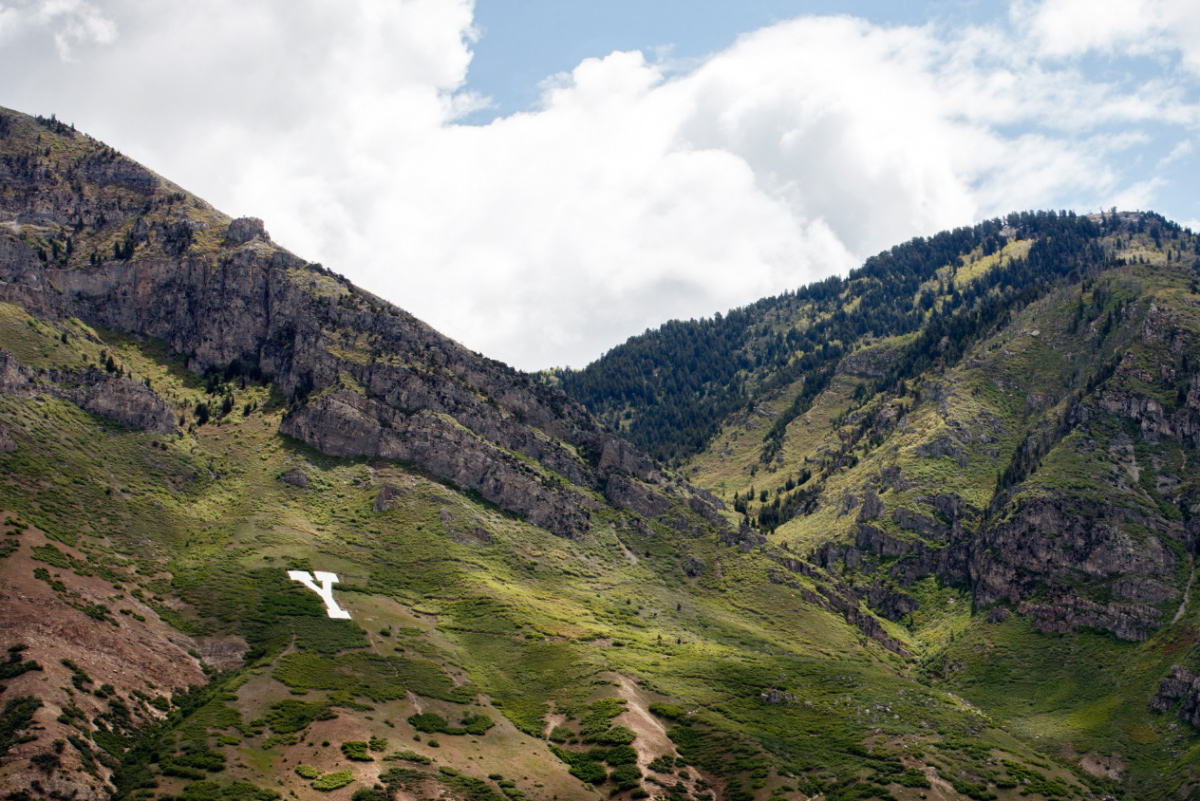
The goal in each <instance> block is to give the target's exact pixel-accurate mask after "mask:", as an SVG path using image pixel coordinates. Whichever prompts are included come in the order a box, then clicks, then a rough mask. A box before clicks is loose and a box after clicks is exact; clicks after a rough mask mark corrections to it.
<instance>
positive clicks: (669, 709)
mask: <svg viewBox="0 0 1200 801" xmlns="http://www.w3.org/2000/svg"><path fill="white" fill-rule="evenodd" d="M650 712H651V713H652V714H655V715H658V716H659V717H660V718H666V719H667V720H678V719H679V718H681V717H683V716H684V715H686V714H687V710H686V709H684V708H683V707H681V706H676V705H675V704H664V703H663V702H662V701H655V702H654V703H653V704H651V705H650Z"/></svg>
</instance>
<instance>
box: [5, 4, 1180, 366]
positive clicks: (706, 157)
mask: <svg viewBox="0 0 1200 801" xmlns="http://www.w3.org/2000/svg"><path fill="white" fill-rule="evenodd" d="M1142 4H1143V5H1155V6H1156V7H1157V6H1158V5H1162V6H1168V5H1171V4H1169V3H1166V2H1165V0H1164V2H1161V3H1158V4H1155V3H1153V2H1152V0H1142ZM1070 5H1071V0H1046V2H1044V3H1041V4H1037V5H1034V4H1030V3H1022V4H1020V5H1018V6H1014V10H1013V12H1012V18H1013V19H1014V20H1018V21H1021V22H1022V24H1021V25H1016V24H1014V25H1011V26H1008V25H993V26H987V27H976V28H970V29H965V30H953V31H948V30H942V29H940V28H938V27H937V26H934V25H929V26H925V27H898V26H893V27H886V26H879V25H873V24H870V23H868V22H866V21H863V20H858V19H852V18H849V17H806V18H801V19H796V20H791V21H787V22H782V23H779V24H777V25H774V26H771V27H769V28H765V29H762V30H759V31H755V32H752V33H749V34H747V35H744V36H742V37H741V38H739V39H738V40H737V41H736V42H734V43H733V44H732V45H731V46H730V47H728V48H727V49H726V50H724V51H722V52H720V53H717V54H715V55H713V56H711V57H709V58H706V59H702V60H699V61H697V62H694V63H690V64H687V65H686V66H683V67H681V66H680V65H679V64H671V65H667V64H664V63H662V62H651V61H647V59H646V58H645V56H644V55H643V54H641V53H637V52H617V53H611V54H607V55H601V57H597V58H590V59H587V60H585V61H583V62H581V63H580V64H578V65H577V66H576V67H575V68H574V69H573V70H571V71H570V72H567V73H564V74H562V75H557V76H550V77H549V78H548V79H547V80H546V81H545V83H544V84H543V94H542V97H541V102H540V104H539V105H538V107H537V108H534V109H531V110H529V111H524V112H521V113H516V114H512V115H510V116H507V117H502V118H499V119H496V120H494V121H493V122H491V123H489V124H487V125H481V126H470V125H463V124H461V123H460V122H459V120H460V119H461V117H462V115H463V114H464V113H465V112H467V111H469V110H471V109H473V108H478V107H479V106H481V105H483V104H486V102H487V99H486V98H480V97H477V96H474V95H472V94H471V93H469V92H466V91H464V90H463V87H464V85H465V81H466V78H467V75H468V69H469V66H470V60H471V47H472V44H473V42H474V41H475V40H476V38H477V35H478V34H477V32H476V30H475V29H474V27H473V21H472V19H473V15H472V11H473V9H472V4H471V2H470V0H399V1H398V2H397V1H395V0H369V1H365V2H357V3H353V4H338V5H336V6H332V5H330V4H328V3H325V2H321V0H286V1H285V0H255V1H254V2H246V1H245V0H237V1H236V2H235V0H212V2H209V3H206V4H203V5H202V6H201V5H200V4H174V3H161V2H153V1H152V0H111V2H107V3H104V4H103V6H102V7H103V13H102V14H101V13H100V12H99V11H98V10H97V7H93V6H92V5H91V4H89V3H87V2H83V0H43V2H42V3H39V4H32V3H31V4H25V5H18V6H4V5H0V44H2V46H0V69H2V70H4V72H5V74H9V75H16V74H24V75H27V76H28V77H26V78H25V79H23V80H22V81H18V82H9V84H8V85H5V86H3V87H0V103H4V104H5V105H11V106H14V107H17V108H20V109H22V110H25V111H29V112H31V113H49V112H50V111H56V112H57V113H58V114H59V116H60V117H62V118H64V119H68V120H71V121H73V122H75V123H76V124H77V125H79V126H80V127H82V128H84V129H85V130H88V131H89V132H91V133H93V134H94V135H97V136H99V137H101V138H103V139H105V140H107V141H109V142H110V143H111V144H113V145H115V146H116V147H118V148H119V149H122V150H123V151H125V152H127V153H130V154H131V155H133V156H134V157H137V158H140V159H142V160H143V161H145V162H146V163H147V164H149V165H150V166H151V167H152V168H154V169H157V170H158V171H159V172H161V173H163V174H164V175H167V176H168V177H170V178H172V179H173V180H175V181H177V182H179V183H180V184H182V185H184V186H186V187H187V188H189V189H191V190H193V191H196V192H197V193H198V194H201V195H202V196H205V197H206V198H207V199H208V200H210V201H212V202H213V203H215V204H216V205H218V206H219V207H221V208H223V209H225V210H226V211H228V212H230V213H233V214H254V215H256V216H261V217H264V218H265V219H266V220H267V223H268V227H269V228H270V230H271V231H272V234H273V235H274V237H275V239H276V240H277V241H279V242H282V243H283V244H285V245H286V246H288V247H290V248H291V249H293V250H294V251H296V252H297V253H299V254H301V255H303V256H305V257H307V258H310V259H314V260H320V261H322V262H324V263H325V264H326V265H328V266H330V267H332V268H333V269H336V270H338V271H339V272H343V273H345V274H346V275H348V276H349V277H351V278H353V279H354V280H356V281H357V282H359V283H360V284H362V285H364V286H365V287H367V288H368V289H371V290H372V291H374V292H376V293H378V294H380V295H383V296H385V297H387V298H389V299H390V300H393V301H394V302H396V303H397V304H399V305H401V306H403V307H405V308H407V309H409V310H410V311H412V312H414V313H415V314H417V315H418V316H420V317H422V318H424V319H426V320H427V321H428V322H430V323H431V324H433V325H435V326H436V327H438V328H440V329H441V330H443V331H444V332H446V333H448V334H449V335H451V336H453V337H455V338H456V339H459V340H460V341H462V342H464V343H465V344H467V345H469V346H470V347H472V348H475V349H477V350H481V351H483V352H485V353H487V354H488V355H491V356H494V357H496V358H501V359H504V360H506V361H509V362H511V363H514V364H516V365H517V366H520V367H524V368H527V369H534V368H538V367H543V366H549V365H553V364H564V363H569V364H573V365H576V366H579V365H582V364H583V363H585V362H587V361H589V360H591V359H592V358H595V356H597V355H599V353H600V352H602V351H603V350H604V349H606V348H607V347H610V346H612V345H614V344H616V343H617V342H619V341H621V340H623V339H624V338H625V337H627V336H629V335H630V334H633V333H637V332H639V331H641V330H642V329H644V328H646V327H648V326H653V325H657V324H659V323H661V322H663V321H664V320H666V319H668V318H670V317H684V318H687V317H693V316H699V315H706V314H711V313H713V312H715V311H718V310H725V309H727V308H729V307H732V306H737V305H741V304H744V303H747V302H750V301H753V300H755V299H757V298H759V297H761V296H763V295H766V294H771V293H775V292H778V291H781V290H783V289H787V288H794V287H796V286H799V285H801V284H804V283H807V282H809V281H811V280H814V279H817V278H821V277H824V276H826V275H829V274H831V273H844V272H845V271H846V270H847V269H849V268H851V267H853V266H855V265H856V264H858V263H860V262H861V261H862V259H863V258H865V257H866V256H868V255H870V254H871V253H873V252H876V251H878V250H879V249H881V248H884V247H887V246H890V245H892V244H895V243H897V242H899V241H903V240H905V239H908V238H910V237H912V236H914V235H918V234H929V233H933V232H935V231H937V230H941V229H943V228H946V227H950V226H955V225H963V224H969V223H971V222H973V221H975V220H978V219H980V218H982V217H987V216H992V215H996V214H1002V213H1005V212H1007V211H1011V210H1014V209H1024V208H1034V207H1055V208H1058V207H1075V208H1081V209H1083V210H1087V209H1090V208H1098V207H1101V206H1104V207H1107V206H1109V205H1112V204H1114V203H1117V202H1118V201H1121V202H1122V204H1124V203H1125V202H1130V203H1134V204H1136V205H1145V204H1148V203H1150V202H1151V201H1152V200H1153V198H1154V195H1155V192H1156V191H1158V189H1159V188H1160V187H1161V186H1162V179H1161V178H1160V177H1158V176H1157V175H1155V174H1153V172H1152V171H1150V172H1148V171H1147V170H1141V171H1132V172H1131V171H1130V170H1129V169H1128V167H1127V163H1128V162H1130V161H1131V159H1130V158H1129V154H1130V153H1131V152H1132V151H1136V150H1137V148H1139V147H1142V146H1144V145H1145V143H1146V141H1147V134H1146V133H1145V132H1144V131H1143V128H1144V127H1145V126H1147V125H1151V124H1153V125H1160V126H1161V125H1169V126H1175V127H1177V128H1178V129H1180V130H1194V128H1195V127H1196V125H1197V120H1198V119H1200V117H1198V113H1197V106H1196V103H1195V100H1194V95H1195V92H1194V88H1195V87H1194V86H1193V85H1189V84H1182V85H1181V84H1180V83H1179V82H1178V80H1176V79H1167V78H1160V79H1156V80H1154V81H1146V82H1143V83H1141V84H1136V85H1132V86H1130V85H1126V84H1125V83H1113V82H1107V81H1104V80H1099V79H1096V78H1093V77H1091V76H1089V75H1087V74H1086V73H1084V72H1082V71H1081V68H1080V67H1079V66H1078V65H1077V64H1075V63H1073V62H1072V61H1071V57H1073V56H1075V55H1078V54H1081V53H1084V52H1089V51H1092V50H1097V49H1104V48H1117V47H1122V48H1125V50H1126V51H1128V50H1129V49H1130V48H1132V47H1134V44H1131V42H1136V43H1140V44H1137V46H1139V47H1150V46H1151V44H1153V43H1154V42H1159V43H1158V44H1153V46H1154V47H1158V48H1161V47H1168V48H1170V47H1177V45H1174V44H1171V42H1168V41H1167V40H1166V39H1162V41H1161V42H1160V41H1159V40H1157V39H1155V38H1154V37H1156V36H1159V35H1160V33H1161V35H1162V36H1163V37H1165V36H1166V33H1162V31H1164V30H1165V29H1164V28H1163V25H1166V23H1162V25H1159V23H1155V24H1156V25H1159V27H1151V28H1146V29H1145V31H1144V32H1143V34H1142V35H1141V36H1140V38H1139V37H1134V38H1133V39H1129V38H1128V37H1125V38H1121V37H1118V36H1117V35H1116V34H1113V33H1111V31H1112V30H1115V29H1117V28H1120V25H1118V24H1116V23H1113V24H1111V25H1107V23H1106V25H1107V27H1105V26H1104V25H1099V24H1098V25H1097V27H1095V31H1094V32H1093V33H1089V34H1087V35H1086V36H1084V35H1083V34H1080V33H1079V32H1078V31H1077V30H1074V29H1070V30H1067V31H1066V33H1063V30H1064V29H1065V27H1064V26H1063V25H1060V24H1059V23H1058V22H1056V20H1057V19H1058V18H1059V17H1058V16H1056V15H1061V14H1067V13H1068V12H1069V11H1070V8H1069V6H1070ZM50 7H54V8H60V9H67V10H63V11H61V12H57V13H55V14H47V13H41V11H39V9H43V10H44V8H50ZM1089 8H1093V9H1094V8H1095V4H1091V5H1089ZM1179 8H1183V6H1182V5H1180V6H1179ZM13 9H16V11H17V12H19V16H18V17H17V18H11V15H10V12H13ZM1063 9H1066V11H1063ZM93 12H94V14H95V15H96V16H95V18H96V19H103V20H105V21H107V23H108V24H109V27H108V28H103V29H102V28H100V27H94V28H88V27H87V25H86V24H85V23H84V22H83V21H82V20H86V19H91V18H92V17H89V16H88V14H93ZM14 13H15V12H14ZM1156 13H1157V12H1156ZM1163 13H1165V12H1163ZM39 14H40V16H39ZM72 15H73V16H72ZM1160 18H1161V19H1167V17H1163V16H1162V14H1159V16H1157V17H1155V19H1160ZM1170 19H1171V20H1175V18H1174V17H1171V18H1170ZM68 20H70V21H71V22H70V24H67V21H68ZM1177 22H1178V21H1177V20H1176V21H1175V22H1173V23H1172V24H1175V25H1176V27H1177V26H1178V25H1177ZM18 26H19V27H21V28H22V32H21V35H19V36H15V35H11V34H9V35H7V38H5V36H6V34H5V32H6V31H12V30H15V29H16V27H18ZM72 26H74V27H72ZM1066 27H1069V26H1066ZM1024 30H1028V31H1030V33H1029V35H1028V36H1026V35H1024V33H1022V31H1024ZM73 31H83V32H84V33H74V32H73ZM88 31H92V32H91V33H87V32H88ZM104 31H108V33H104ZM1105 31H1110V33H1105ZM60 35H62V36H66V37H67V38H66V39H64V41H66V42H67V43H68V46H69V47H68V55H69V59H64V58H63V57H62V54H61V52H60V50H59V49H58V48H57V46H56V43H57V41H58V40H57V39H56V38H55V37H58V36H60ZM105 36H109V38H108V39H105V38H104V37H105ZM1122 36H1123V34H1122ZM113 37H119V38H116V39H114V38H113ZM1064 37H1066V38H1064ZM1071 37H1075V38H1071ZM1080 37H1082V38H1080ZM1171 41H1174V40H1171ZM1064 59H1065V60H1064ZM18 64H23V65H26V67H25V69H26V71H25V72H21V71H20V69H18V66H17V65H18ZM47 102H53V104H54V106H53V108H46V107H45V104H46V103H47ZM1189 152H1190V151H1189V150H1187V149H1186V148H1183V149H1181V150H1179V151H1178V153H1176V154H1175V156H1174V157H1173V158H1170V159H1167V160H1165V162H1164V163H1166V164H1171V163H1178V162H1180V161H1181V160H1185V159H1186V158H1187V157H1188V154H1189ZM1160 160H1161V159H1160ZM1155 163H1157V162H1155Z"/></svg>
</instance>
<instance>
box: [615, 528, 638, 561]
mask: <svg viewBox="0 0 1200 801" xmlns="http://www.w3.org/2000/svg"><path fill="white" fill-rule="evenodd" d="M609 528H610V529H611V530H612V534H613V539H614V540H616V541H617V545H620V546H621V552H622V553H624V554H625V558H626V559H628V560H629V564H631V565H636V564H637V563H638V558H637V555H636V554H635V553H634V552H633V551H631V550H629V549H628V548H626V547H625V543H623V542H621V538H620V537H618V536H617V527H616V526H614V525H612V524H609Z"/></svg>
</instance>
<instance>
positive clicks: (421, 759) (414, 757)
mask: <svg viewBox="0 0 1200 801" xmlns="http://www.w3.org/2000/svg"><path fill="white" fill-rule="evenodd" d="M383 761H384V762H415V763H417V764H418V765H428V764H430V763H432V762H433V760H432V759H430V758H429V757H427V756H423V755H421V754H418V753H417V752H416V751H399V752H397V753H395V754H388V755H387V756H385V757H384V758H383Z"/></svg>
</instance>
